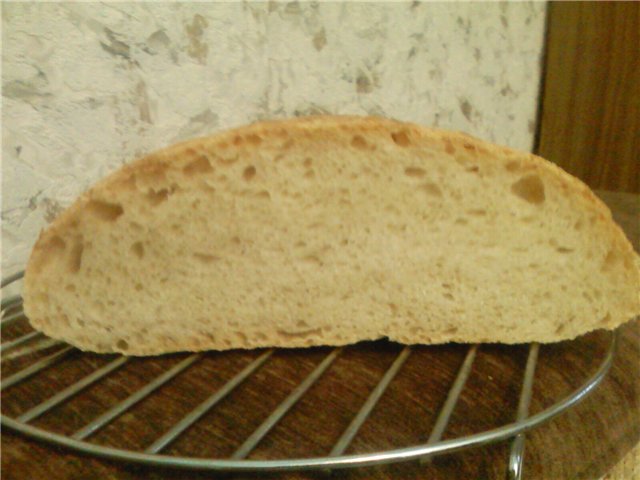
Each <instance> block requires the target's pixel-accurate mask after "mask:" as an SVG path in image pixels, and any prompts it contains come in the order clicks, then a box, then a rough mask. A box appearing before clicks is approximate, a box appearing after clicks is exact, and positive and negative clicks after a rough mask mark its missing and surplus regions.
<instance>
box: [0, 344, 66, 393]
mask: <svg viewBox="0 0 640 480" xmlns="http://www.w3.org/2000/svg"><path fill="white" fill-rule="evenodd" d="M72 351H73V347H72V346H68V347H65V348H63V349H62V350H59V351H57V352H56V353H52V354H51V355H49V356H48V357H44V358H43V359H41V360H38V361H37V362H36V363H34V364H33V365H31V366H29V367H27V368H25V369H23V370H20V371H19V372H16V373H14V374H13V375H11V376H10V377H7V378H5V379H3V380H2V382H0V391H2V390H4V389H5V388H9V387H11V386H13V385H15V384H16V383H19V382H21V381H22V380H25V379H27V378H29V377H30V376H32V375H35V374H36V373H38V372H40V371H41V370H44V369H45V368H47V367H50V366H51V365H53V364H54V363H56V362H57V361H59V360H61V359H62V358H63V357H65V356H67V355H68V354H69V353H71V352H72Z"/></svg>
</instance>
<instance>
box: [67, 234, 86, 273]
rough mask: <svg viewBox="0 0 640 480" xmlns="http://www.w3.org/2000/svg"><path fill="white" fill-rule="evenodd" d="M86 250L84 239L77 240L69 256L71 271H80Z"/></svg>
mask: <svg viewBox="0 0 640 480" xmlns="http://www.w3.org/2000/svg"><path fill="white" fill-rule="evenodd" d="M83 252H84V245H83V244H82V240H77V241H76V243H75V244H74V245H73V247H72V248H71V254H70V256H69V272H71V273H78V272H79V271H80V267H81V266H82V253H83Z"/></svg>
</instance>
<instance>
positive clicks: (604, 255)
mask: <svg viewBox="0 0 640 480" xmlns="http://www.w3.org/2000/svg"><path fill="white" fill-rule="evenodd" d="M634 260H635V254H634V252H633V249H632V246H631V245H630V243H629V241H628V240H627V239H626V237H625V236H624V234H623V232H622V231H621V229H620V228H619V227H618V226H617V225H616V224H615V223H614V222H613V221H612V219H611V214H610V212H609V210H608V209H607V208H606V206H605V205H604V204H603V203H602V202H601V201H600V200H598V199H597V198H596V197H595V196H594V194H593V193H592V192H591V191H590V190H589V189H588V188H587V187H586V186H585V185H584V184H583V183H581V182H580V181H578V180H577V179H575V178H573V177H571V176H570V175H568V174H567V173H565V172H564V171H562V170H561V169H560V168H558V167H556V166H554V165H553V164H551V163H549V162H547V161H545V160H543V159H541V158H539V157H536V156H534V155H531V154H528V153H522V152H517V151H514V150H511V149H509V148H504V147H499V146H496V145H492V144H489V143H486V142H483V141H480V140H477V139H475V138H472V137H469V136H467V135H463V134H460V133H452V132H446V131H439V130H432V129H427V128H423V127H419V126H416V125H412V124H406V123H399V122H396V121H391V120H385V119H379V118H358V117H313V118H307V119H296V120H290V121H279V122H267V123H258V124H255V125H251V126H247V127H244V128H240V129H236V130H232V131H228V132H225V133H221V134H217V135H214V136H212V137H209V138H201V139H196V140H192V141H189V142H186V143H182V144H179V145H176V146H173V147H170V148H167V149H165V150H161V151H159V152H156V153H153V154H151V155H149V156H147V157H146V158H143V159H141V160H138V161H137V162H134V163H132V164H131V165H129V166H126V167H124V168H122V169H121V170H119V171H117V172H115V173H114V174H112V175H111V176H109V177H108V178H106V179H105V180H103V181H102V182H100V183H98V184H97V185H96V186H95V187H94V188H92V189H91V190H90V191H88V192H86V193H85V194H84V195H82V196H81V197H80V198H79V199H78V200H77V201H76V202H75V203H74V204H73V205H72V206H71V207H70V208H69V209H68V210H66V211H65V212H64V213H62V214H61V215H60V216H59V217H58V218H57V219H56V220H55V221H54V222H53V224H52V225H51V226H49V228H47V229H46V230H45V231H43V232H42V233H41V235H40V238H39V239H38V241H37V243H36V245H35V247H34V249H33V252H32V255H31V258H30V260H29V263H28V267H27V271H26V276H25V289H24V305H25V309H26V312H27V314H28V317H29V319H30V321H31V323H32V325H33V326H34V327H35V328H36V329H39V330H42V331H43V332H45V333H46V334H47V335H49V336H51V337H55V338H59V339H63V340H65V341H67V342H69V343H71V344H73V345H76V346H77V347H79V348H81V349H85V350H93V351H97V352H114V351H117V352H123V353H126V354H135V355H148V354H159V353H164V352H171V351H179V350H205V349H228V348H251V347H263V346H280V347H298V346H306V345H324V344H327V345H339V344H347V343H352V342H357V341H360V340H367V339H376V338H380V337H385V336H386V337H389V338H390V339H392V340H396V341H399V342H403V343H442V342H451V341H456V342H505V343H518V342H529V341H540V342H552V341H557V340H562V339H569V338H573V337H576V336H577V335H580V334H583V333H585V332H588V331H590V330H594V329H599V328H606V329H612V328H614V327H616V326H618V325H620V324H621V323H623V322H625V321H626V320H628V319H630V318H631V317H633V316H635V315H636V314H638V312H639V311H640V305H639V298H638V292H639V272H638V268H637V266H636V264H635V261H634Z"/></svg>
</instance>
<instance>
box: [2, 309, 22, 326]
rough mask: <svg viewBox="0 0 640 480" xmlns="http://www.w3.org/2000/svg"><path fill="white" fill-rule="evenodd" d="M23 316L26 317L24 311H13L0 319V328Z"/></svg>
mask: <svg viewBox="0 0 640 480" xmlns="http://www.w3.org/2000/svg"><path fill="white" fill-rule="evenodd" d="M23 318H27V317H26V316H25V314H24V312H22V311H20V312H17V313H13V314H11V315H7V316H6V317H4V318H3V319H2V320H0V328H4V327H6V326H9V325H11V324H12V323H13V322H15V321H16V320H21V319H23Z"/></svg>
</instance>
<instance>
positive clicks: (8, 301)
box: [0, 295, 22, 310]
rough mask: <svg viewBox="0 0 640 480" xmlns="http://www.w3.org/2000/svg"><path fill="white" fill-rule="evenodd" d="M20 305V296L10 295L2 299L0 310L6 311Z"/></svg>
mask: <svg viewBox="0 0 640 480" xmlns="http://www.w3.org/2000/svg"><path fill="white" fill-rule="evenodd" d="M21 304H22V295H11V296H10V297H6V298H3V299H2V301H1V303H0V310H8V309H10V308H14V307H16V306H18V305H21Z"/></svg>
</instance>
